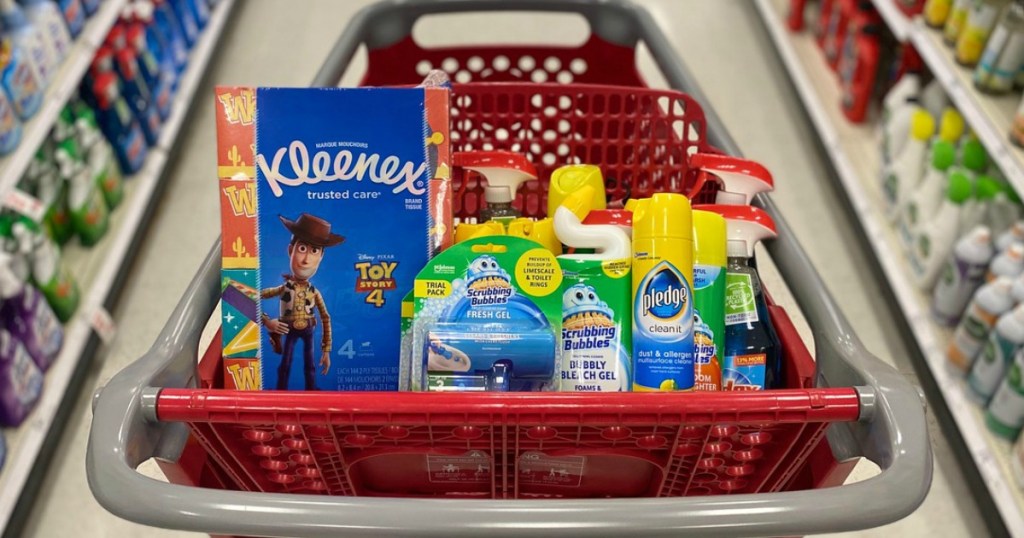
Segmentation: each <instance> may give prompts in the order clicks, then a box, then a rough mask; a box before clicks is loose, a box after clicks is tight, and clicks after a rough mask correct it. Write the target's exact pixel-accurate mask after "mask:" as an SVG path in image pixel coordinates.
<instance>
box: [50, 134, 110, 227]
mask: <svg viewBox="0 0 1024 538" xmlns="http://www.w3.org/2000/svg"><path fill="white" fill-rule="evenodd" d="M54 136H55V137H56V140H57V147H56V149H55V150H54V158H55V160H56V161H57V164H58V166H59V167H60V173H61V176H63V177H64V180H65V181H67V182H68V207H69V208H70V209H71V222H72V224H74V227H75V231H77V232H78V236H79V238H80V239H81V241H82V244H83V245H85V246H87V247H88V246H92V245H95V244H96V243H98V242H99V240H100V239H101V238H102V237H103V236H104V234H106V233H107V228H108V227H109V226H110V210H109V209H108V208H107V203H106V202H105V201H104V199H103V193H102V192H100V189H99V188H98V187H97V185H96V181H95V180H94V178H93V175H92V173H91V172H90V170H89V167H88V166H86V164H85V163H84V162H82V154H81V150H80V148H79V147H78V143H77V141H76V140H75V137H74V136H73V127H72V126H71V125H68V124H66V123H65V122H64V121H63V118H61V119H58V121H57V123H56V125H55V126H54Z"/></svg>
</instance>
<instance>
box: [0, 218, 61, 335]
mask: <svg viewBox="0 0 1024 538" xmlns="http://www.w3.org/2000/svg"><path fill="white" fill-rule="evenodd" d="M0 236H4V237H9V238H11V239H12V242H13V243H14V244H15V245H17V249H18V252H20V253H21V254H23V255H25V256H26V257H27V259H28V262H29V268H30V273H31V275H32V281H33V282H34V283H35V285H36V287H37V288H39V291H41V292H43V296H44V297H46V301H47V302H48V303H49V304H50V308H52V309H53V313H54V314H56V315H57V319H59V320H61V321H62V322H66V321H68V320H69V319H71V316H72V315H73V314H74V313H75V310H76V309H77V308H78V303H79V301H80V297H81V294H80V292H79V290H78V283H77V282H76V281H75V279H74V277H73V276H71V273H70V272H69V271H68V269H67V267H65V266H64V264H63V262H62V261H61V256H60V248H59V247H58V246H57V244H56V243H54V242H53V240H51V239H50V238H49V236H47V235H46V233H45V232H44V231H43V230H42V228H40V227H39V226H38V225H37V224H36V223H35V222H33V221H32V220H31V219H28V218H26V217H20V218H17V219H3V220H0Z"/></svg>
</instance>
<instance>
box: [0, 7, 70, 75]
mask: <svg viewBox="0 0 1024 538" xmlns="http://www.w3.org/2000/svg"><path fill="white" fill-rule="evenodd" d="M0 18H2V19H3V23H4V30H5V31H6V33H7V36H8V37H10V38H11V40H12V41H14V42H15V43H17V44H18V46H19V47H20V48H21V50H23V51H25V53H26V54H28V55H29V57H31V58H32V63H34V64H35V66H36V71H38V73H39V82H40V83H41V84H42V85H43V87H46V86H47V85H49V84H50V81H51V80H53V76H54V75H55V74H56V73H57V67H58V62H57V58H56V54H55V53H54V52H53V51H52V50H51V49H50V47H49V46H48V45H47V42H46V40H44V39H43V36H42V34H41V33H40V32H39V30H38V28H36V26H35V25H33V24H32V23H30V22H29V21H28V17H26V16H25V12H24V11H22V10H21V8H20V7H18V4H16V3H14V0H0Z"/></svg>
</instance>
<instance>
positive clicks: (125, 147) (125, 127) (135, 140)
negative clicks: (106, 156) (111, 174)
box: [93, 72, 147, 174]
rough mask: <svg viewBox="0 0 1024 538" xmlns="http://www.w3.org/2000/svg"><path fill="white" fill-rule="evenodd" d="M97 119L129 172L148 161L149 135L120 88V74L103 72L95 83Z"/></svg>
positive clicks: (119, 162)
mask: <svg viewBox="0 0 1024 538" xmlns="http://www.w3.org/2000/svg"><path fill="white" fill-rule="evenodd" d="M93 97H94V98H95V99H96V104H97V110H96V119H97V120H98V121H99V124H100V129H101V130H102V131H103V134H104V135H106V137H107V140H109V141H110V144H111V145H112V146H113V147H114V153H115V154H117V162H118V164H119V165H120V166H121V170H122V171H124V173H125V174H134V173H135V172H138V171H139V169H140V168H142V163H143V162H145V160H146V154H147V149H146V138H145V135H144V134H143V133H142V127H141V126H139V122H138V120H137V119H136V118H135V115H134V114H132V110H131V107H130V106H128V103H127V102H126V101H125V100H124V97H122V96H121V90H120V89H119V88H118V87H117V75H115V74H114V73H110V72H107V73H99V74H97V75H96V81H95V83H94V85H93Z"/></svg>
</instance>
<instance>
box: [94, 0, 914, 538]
mask: <svg viewBox="0 0 1024 538" xmlns="http://www.w3.org/2000/svg"><path fill="white" fill-rule="evenodd" d="M526 9H528V10H537V11H568V12H576V13H580V14H582V15H583V16H584V17H586V18H587V20H588V21H589V23H590V24H591V27H592V30H593V31H595V32H596V33H598V34H599V35H601V36H602V37H604V38H606V39H609V40H612V41H614V42H617V43H620V44H623V45H635V44H636V43H637V41H639V40H642V41H643V42H644V43H645V44H646V46H647V47H648V49H649V50H650V51H651V54H652V55H653V56H654V58H655V60H656V62H657V64H658V66H659V67H660V68H661V70H662V72H663V73H664V75H665V77H666V80H668V82H669V84H670V85H671V86H672V87H673V88H674V89H677V90H680V91H685V92H687V93H689V94H690V95H692V96H693V97H694V98H695V99H696V100H697V101H698V102H701V103H703V104H705V106H706V105H707V103H708V100H707V99H706V98H705V96H704V95H703V93H702V92H701V91H700V88H699V86H698V85H697V84H696V81H695V80H694V79H693V77H692V75H691V74H690V73H689V72H688V71H687V70H686V68H685V67H684V65H683V63H682V61H681V59H680V58H679V56H678V55H677V54H676V52H675V50H674V49H673V48H672V47H671V45H670V43H669V42H668V40H667V39H666V37H665V35H664V34H663V33H662V32H661V30H660V29H659V28H658V26H657V24H656V23H655V21H654V20H653V18H652V17H651V16H650V14H649V13H647V12H646V11H645V10H643V9H642V8H639V7H637V6H634V5H632V4H630V3H627V2H625V1H622V0H606V1H603V2H600V3H594V2H589V1H586V0H554V1H541V0H516V1H514V2H497V1H486V0H441V1H437V2H429V1H427V0H389V1H386V2H382V3H378V4H374V5H372V6H369V7H368V8H366V9H364V10H362V11H361V12H360V13H359V14H357V15H356V16H355V17H354V18H353V19H352V21H351V22H350V23H349V25H348V27H347V29H346V30H345V32H344V33H343V34H342V36H341V38H340V39H339V41H338V42H337V44H336V45H335V47H334V49H333V50H332V51H331V53H330V55H329V57H328V60H327V62H326V63H325V65H324V67H323V68H322V69H321V70H320V72H319V73H318V74H317V77H316V79H315V80H314V82H313V85H314V86H332V85H335V84H336V83H337V81H338V80H339V79H340V78H341V76H342V75H343V72H344V69H345V67H346V66H347V65H348V64H349V62H350V61H351V58H352V56H353V55H354V54H355V51H356V49H357V48H358V47H359V45H360V44H366V45H367V46H369V47H371V48H373V47H376V46H386V45H388V44H390V43H394V42H396V41H398V40H400V39H402V38H404V37H405V36H407V35H409V32H410V31H411V29H412V25H413V24H414V23H415V21H416V19H417V18H419V17H420V16H422V15H426V14H434V13H449V12H456V11H459V12H461V11H497V10H501V11H508V10H526ZM704 113H705V118H706V121H707V124H708V125H707V132H708V134H709V139H710V141H711V143H712V144H713V145H715V146H717V147H719V148H721V149H723V150H725V151H726V152H727V153H730V154H733V155H739V154H740V151H739V148H738V147H737V146H736V143H735V142H734V141H733V139H732V138H731V137H730V136H729V134H728V131H727V130H726V129H725V128H724V126H723V125H722V123H721V120H720V119H719V118H718V116H717V115H716V114H715V112H714V110H713V109H711V108H710V107H706V108H705V109H704ZM756 202H757V204H758V205H760V206H761V207H762V208H764V209H765V210H766V211H767V212H768V213H769V214H770V215H771V216H772V218H773V219H774V220H775V224H776V227H777V229H778V232H779V237H778V239H776V240H774V241H772V242H770V243H768V244H767V247H768V250H769V252H770V254H771V256H772V259H773V261H774V262H775V264H776V266H777V267H778V269H779V271H780V273H781V274H782V275H783V277H784V278H785V280H786V282H787V283H788V284H789V287H790V288H791V290H792V292H793V295H794V297H795V298H796V299H797V302H798V304H799V306H800V308H801V309H802V311H803V312H804V314H805V316H806V318H807V320H808V323H809V325H810V326H811V329H812V332H813V334H814V343H815V350H816V361H817V383H818V386H832V387H838V386H852V387H856V388H857V391H858V393H859V395H860V400H861V419H860V421H859V422H856V423H838V424H834V425H832V426H831V427H830V428H829V432H828V438H829V443H830V446H831V448H832V451H833V454H834V455H835V456H836V458H837V459H838V460H840V461H844V460H848V459H851V458H856V457H861V456H863V457H866V458H868V459H869V460H871V461H873V462H874V463H876V464H877V465H878V466H879V467H880V468H881V469H882V472H881V473H880V474H879V475H878V476H875V477H872V478H870V479H868V480H865V481H862V482H858V483H854V484H849V485H843V486H840V487H835V488H827V489H823V490H811V491H792V492H779V493H759V494H743V495H725V496H706V497H685V498H644V499H599V500H543V501H540V500H472V501H466V500H437V499H405V498H365V497H324V496H313V495H301V494H273V493H256V492H236V491H222V490H210V489H201V488H194V487H187V486H181V485H175V484H168V483H165V482H161V481H157V480H154V479H151V478H148V477H145V476H143V475H142V474H139V473H138V472H137V471H136V470H135V469H136V467H138V465H139V464H141V463H142V462H144V461H146V460H148V459H150V458H161V459H166V460H170V461H175V460H177V458H178V456H179V455H180V454H181V451H182V449H183V447H184V443H185V440H186V439H187V438H188V430H187V427H186V425H184V424H179V423H163V422H159V421H158V420H157V417H156V398H157V395H158V393H159V390H160V388H162V387H194V386H196V373H195V368H196V364H197V362H198V353H199V343H200V342H199V340H200V336H201V334H202V331H203V329H204V327H205V325H206V322H207V320H209V319H210V317H211V316H212V315H213V312H214V310H215V308H216V305H217V302H218V300H219V290H220V285H219V284H220V249H219V240H218V242H217V243H215V244H214V246H213V249H212V250H211V251H210V253H209V254H208V255H207V257H206V259H205V260H204V261H203V263H202V265H201V267H200V269H199V272H198V274H197V275H196V277H195V278H194V279H193V281H192V282H191V284H190V285H189V287H188V289H187V290H186V291H185V294H184V296H183V298H182V299H181V301H180V302H179V303H178V305H177V306H176V308H175V309H174V312H173V313H172V314H171V316H170V319H169V321H168V322H167V325H166V326H165V327H164V329H163V331H162V332H161V333H160V336H159V337H158V338H157V341H156V343H154V345H153V347H152V348H151V349H150V350H149V351H148V352H147V353H146V354H145V355H144V356H143V357H142V358H140V359H139V360H138V361H136V362H135V363H133V364H132V365H131V366H129V367H128V368H126V369H124V370H123V371H122V372H120V373H119V374H118V375H117V376H115V377H114V378H113V379H111V380H110V382H109V383H108V384H107V385H106V387H104V388H103V389H101V390H99V391H97V393H96V397H95V399H94V402H93V404H94V415H93V424H92V430H91V431H90V434H89V445H88V453H87V455H86V467H87V472H88V479H89V485H90V487H91V488H92V491H93V494H94V495H95V496H96V498H97V500H98V501H99V502H100V504H102V505H103V506H104V507H105V508H106V509H107V510H109V511H110V512H112V513H114V514H115V515H118V516H120V517H122V518H124V519H128V520H131V521H135V522H138V523H142V524H145V525H149V526H157V527H165V528H174V529H182V530H190V531H197V532H208V533H213V534H241V535H248V536H309V537H328V536H331V537H333V536H339V535H343V534H344V535H349V536H356V535H360V536H362V535H372V536H389V537H390V536H418V537H420V536H442V535H443V536H466V537H470V536H480V535H483V534H485V533H486V534H487V535H489V536H525V535H532V536H573V535H577V534H579V533H580V532H586V533H587V534H588V536H592V537H603V536H607V537H620V536H625V535H630V534H633V535H642V536H682V535H686V536H722V537H724V536H763V535H771V536H786V535H800V534H810V533H816V532H826V531H831V532H835V531H846V530H855V529H863V528H869V527H875V526H879V525H883V524H886V523H889V522H892V521H896V520H898V519H900V518H903V517H904V516H906V515H908V514H910V513H911V512H913V511H914V510H915V509H916V508H917V507H918V506H919V505H920V504H921V502H922V501H923V500H924V497H925V495H926V494H927V492H928V489H929V486H930V484H931V477H932V454H931V448H930V444H929V441H928V439H929V437H928V431H927V426H926V422H925V417H924V406H923V402H922V400H921V397H920V395H919V393H918V391H917V390H916V389H915V388H914V387H913V386H911V385H910V384H909V383H908V382H907V381H906V380H905V379H904V378H903V377H902V376H901V375H900V374H899V373H898V372H896V370H895V369H893V368H892V367H890V366H889V365H887V364H885V363H884V362H882V361H880V360H879V359H877V358H876V357H874V356H872V355H871V354H870V353H869V352H868V351H867V350H866V349H864V346H863V345H862V343H861V342H860V340H859V339H858V338H857V336H856V335H855V334H854V332H853V330H852V329H851V328H850V325H849V323H848V322H847V320H846V318H845V317H844V316H843V314H842V312H841V311H840V309H839V307H838V305H837V304H836V303H835V301H834V300H833V299H832V297H831V295H830V294H829V292H828V290H827V289H826V288H825V285H824V282H823V281H822V280H821V277H820V276H819V275H818V274H817V272H816V271H815V270H814V268H813V266H812V265H811V262H810V260H809V258H808V257H807V255H806V254H805V253H804V251H803V249H802V248H801V247H800V244H799V243H798V242H797V240H796V238H795V236H794V234H793V233H792V231H791V230H790V228H789V225H788V224H787V223H786V221H785V219H784V218H783V217H782V215H781V214H780V213H779V210H778V208H777V207H776V206H775V205H774V203H773V202H772V201H771V199H770V198H769V197H768V196H764V195H761V196H759V197H758V199H757V200H756Z"/></svg>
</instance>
